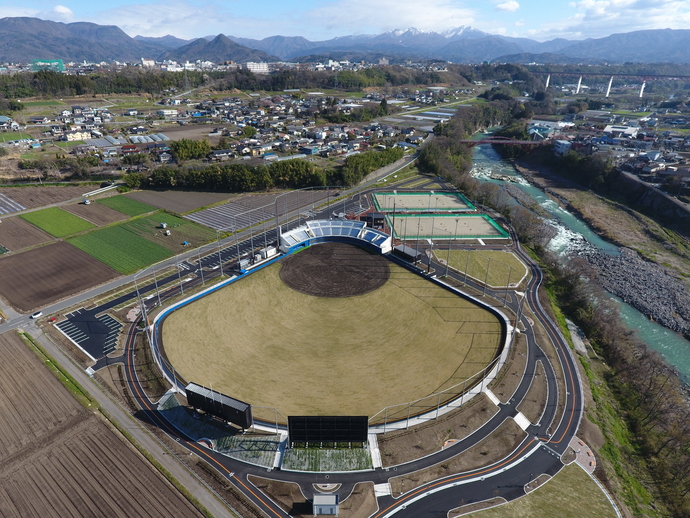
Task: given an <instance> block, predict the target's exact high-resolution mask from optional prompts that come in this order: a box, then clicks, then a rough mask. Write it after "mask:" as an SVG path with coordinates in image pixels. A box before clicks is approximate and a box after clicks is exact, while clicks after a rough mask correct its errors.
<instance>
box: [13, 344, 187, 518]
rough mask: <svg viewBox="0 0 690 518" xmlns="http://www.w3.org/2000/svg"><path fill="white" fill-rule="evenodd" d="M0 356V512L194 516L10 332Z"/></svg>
mask: <svg viewBox="0 0 690 518" xmlns="http://www.w3.org/2000/svg"><path fill="white" fill-rule="evenodd" d="M0 354H1V355H2V358H3V361H2V362H0V406H1V407H2V408H3V411H2V412H1V413H0V514H1V515H2V516H7V517H22V518H24V517H27V516H40V517H41V518H52V517H55V518H57V517H63V516H94V517H96V516H102V517H109V518H110V517H123V518H124V517H130V516H150V517H161V518H162V517H166V516H185V517H187V516H201V514H200V513H199V512H198V511H197V510H196V509H194V507H192V506H191V505H190V504H189V502H188V501H187V500H186V499H184V498H183V497H182V496H181V495H180V494H179V493H178V492H177V491H176V490H175V489H174V488H173V487H172V486H170V484H169V483H168V482H167V481H165V480H164V479H162V478H161V477H160V476H159V475H158V474H157V473H156V472H154V471H153V469H152V468H151V466H150V465H149V464H148V463H147V462H146V461H145V460H144V459H143V458H141V457H140V456H139V455H138V454H137V453H135V452H134V451H133V450H132V448H131V447H130V446H129V445H128V444H126V443H125V442H124V441H123V440H122V439H120V438H119V437H118V436H117V435H115V433H114V432H112V431H110V430H109V429H108V428H107V427H106V426H105V424H104V423H103V422H102V421H101V420H100V419H99V418H98V417H97V416H96V415H95V414H94V413H93V412H91V411H89V410H87V409H86V408H84V407H82V406H81V405H79V404H78V403H77V401H76V400H75V399H74V398H73V397H72V395H71V394H70V393H69V392H68V391H67V390H66V389H65V388H64V387H63V386H62V385H61V384H60V383H59V382H58V381H57V380H56V379H55V377H54V376H53V374H51V373H50V372H49V371H48V369H47V368H46V367H45V366H44V365H43V364H42V362H41V360H39V359H38V357H37V356H36V355H35V354H34V353H33V352H32V351H31V350H30V349H29V348H28V346H27V345H26V344H24V343H23V342H22V340H21V338H20V337H19V336H18V335H17V334H15V333H13V332H12V333H5V334H4V335H0Z"/></svg>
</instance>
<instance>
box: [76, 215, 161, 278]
mask: <svg viewBox="0 0 690 518" xmlns="http://www.w3.org/2000/svg"><path fill="white" fill-rule="evenodd" d="M69 243H70V244H71V245H74V246H76V247H77V248H79V249H80V250H83V251H84V252H86V253H87V254H89V255H90V256H91V257H94V258H96V259H98V260H99V261H101V262H103V263H105V264H107V265H108V266H110V267H111V268H114V269H115V270H117V271H118V272H120V273H124V274H129V273H133V272H136V271H137V270H140V269H142V268H145V267H146V266H148V265H150V264H152V263H156V262H158V261H162V260H163V259H167V258H168V257H170V256H171V255H173V254H172V252H171V251H170V250H168V249H166V248H163V247H162V246H160V245H157V244H156V243H152V242H151V241H149V240H147V239H144V238H143V237H139V236H137V235H136V234H133V233H132V232H130V231H129V230H127V229H125V228H123V227H121V226H114V227H108V228H104V229H101V230H96V231H94V232H89V233H88V234H84V235H81V236H77V237H74V238H72V239H69Z"/></svg>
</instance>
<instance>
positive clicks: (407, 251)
mask: <svg viewBox="0 0 690 518" xmlns="http://www.w3.org/2000/svg"><path fill="white" fill-rule="evenodd" d="M393 255H395V256H397V257H400V259H403V260H404V261H407V262H410V263H416V262H417V261H419V260H421V259H422V253H421V252H419V251H418V250H416V249H414V248H412V247H411V246H407V245H398V246H396V247H394V248H393Z"/></svg>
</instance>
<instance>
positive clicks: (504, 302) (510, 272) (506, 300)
mask: <svg viewBox="0 0 690 518" xmlns="http://www.w3.org/2000/svg"><path fill="white" fill-rule="evenodd" d="M508 268H509V270H508V281H507V282H506V296H505V297H504V299H503V307H506V305H507V304H508V288H510V276H511V275H512V274H513V267H512V266H508Z"/></svg>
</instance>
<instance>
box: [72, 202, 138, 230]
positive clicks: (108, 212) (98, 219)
mask: <svg viewBox="0 0 690 518" xmlns="http://www.w3.org/2000/svg"><path fill="white" fill-rule="evenodd" d="M61 208H62V209H63V210H66V211H67V212H69V213H70V214H74V215H75V216H78V217H80V218H82V219H85V220H86V221H88V222H90V223H93V224H94V225H96V226H97V227H101V226H103V225H107V224H109V223H116V222H118V221H124V220H126V219H127V215H126V214H123V213H122V212H119V211H116V210H114V209H111V208H110V207H107V206H106V205H103V204H101V203H90V204H89V205H85V204H84V203H70V204H68V205H63V206H62V207H61Z"/></svg>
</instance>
